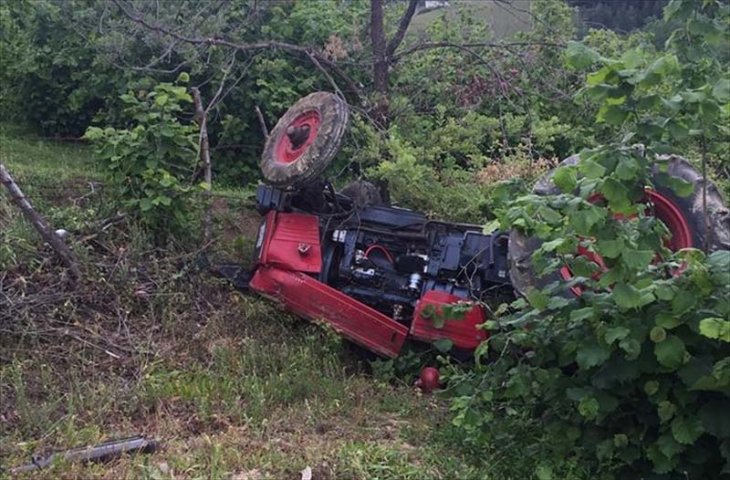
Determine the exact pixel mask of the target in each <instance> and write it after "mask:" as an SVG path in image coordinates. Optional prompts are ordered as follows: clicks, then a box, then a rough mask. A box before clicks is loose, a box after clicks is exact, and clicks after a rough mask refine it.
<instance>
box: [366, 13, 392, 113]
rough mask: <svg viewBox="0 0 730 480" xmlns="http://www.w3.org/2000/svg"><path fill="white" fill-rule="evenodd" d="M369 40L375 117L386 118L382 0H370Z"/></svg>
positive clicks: (386, 101) (386, 73) (386, 65)
mask: <svg viewBox="0 0 730 480" xmlns="http://www.w3.org/2000/svg"><path fill="white" fill-rule="evenodd" d="M370 41H371V43H372V47H373V85H374V87H375V92H376V94H377V97H378V98H377V100H376V101H377V104H376V111H375V113H376V119H377V120H378V121H380V122H381V123H383V124H386V123H387V118H388V58H387V56H386V48H387V46H386V43H385V27H384V25H383V0H370Z"/></svg>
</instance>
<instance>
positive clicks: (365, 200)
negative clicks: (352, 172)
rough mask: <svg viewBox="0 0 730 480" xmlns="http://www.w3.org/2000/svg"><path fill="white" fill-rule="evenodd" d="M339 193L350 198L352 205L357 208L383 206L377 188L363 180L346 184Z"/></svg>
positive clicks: (383, 203)
mask: <svg viewBox="0 0 730 480" xmlns="http://www.w3.org/2000/svg"><path fill="white" fill-rule="evenodd" d="M340 193H341V194H343V195H345V196H347V197H350V199H351V200H352V203H353V205H355V206H356V207H358V208H362V207H367V206H370V205H385V202H383V198H382V197H381V195H380V190H378V187H376V186H375V185H373V184H372V183H370V182H366V181H364V180H355V181H352V182H350V183H348V184H347V185H346V186H345V187H344V188H343V189H342V190H340Z"/></svg>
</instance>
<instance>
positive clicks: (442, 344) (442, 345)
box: [433, 338, 454, 353]
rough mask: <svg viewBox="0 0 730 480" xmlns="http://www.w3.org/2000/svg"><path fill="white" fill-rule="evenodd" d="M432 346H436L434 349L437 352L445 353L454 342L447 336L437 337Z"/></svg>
mask: <svg viewBox="0 0 730 480" xmlns="http://www.w3.org/2000/svg"><path fill="white" fill-rule="evenodd" d="M433 346H434V347H436V350H438V351H439V352H442V353H446V352H448V351H449V350H451V349H452V348H453V346H454V342H453V341H451V340H449V339H448V338H439V339H438V340H435V341H434V342H433Z"/></svg>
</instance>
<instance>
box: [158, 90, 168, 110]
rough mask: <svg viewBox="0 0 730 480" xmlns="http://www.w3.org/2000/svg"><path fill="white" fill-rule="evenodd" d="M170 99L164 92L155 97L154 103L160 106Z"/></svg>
mask: <svg viewBox="0 0 730 480" xmlns="http://www.w3.org/2000/svg"><path fill="white" fill-rule="evenodd" d="M169 99H170V97H168V96H167V95H166V94H164V93H163V94H160V95H157V96H156V97H155V104H156V105H159V106H160V107H162V106H163V105H165V104H166V103H167V101H168V100H169Z"/></svg>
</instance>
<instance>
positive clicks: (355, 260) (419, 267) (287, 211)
mask: <svg viewBox="0 0 730 480" xmlns="http://www.w3.org/2000/svg"><path fill="white" fill-rule="evenodd" d="M347 119H348V109H347V105H346V103H345V102H344V101H343V100H342V99H341V98H339V97H338V96H336V95H333V94H329V93H322V92H318V93H313V94H311V95H309V96H307V97H305V98H303V99H301V100H300V101H299V102H297V103H296V104H295V105H294V106H293V107H292V108H291V109H290V110H289V111H287V112H286V114H285V115H284V116H283V117H282V118H281V119H280V120H279V122H278V123H277V125H276V127H275V128H274V129H273V131H272V132H271V135H270V136H269V138H268V140H267V142H266V147H265V149H264V153H263V155H262V160H261V170H262V173H263V176H264V178H265V179H266V181H267V184H266V185H261V186H259V188H258V190H257V193H256V202H257V209H258V211H259V213H260V214H261V215H262V216H263V218H262V221H261V225H260V227H259V231H258V236H257V238H256V247H255V253H254V255H255V258H254V265H253V268H252V269H251V270H244V268H243V267H238V266H233V265H227V266H220V267H218V271H219V273H221V274H222V275H224V276H225V277H227V278H229V279H230V280H231V281H232V282H233V283H234V284H235V285H236V286H237V287H239V288H242V289H249V290H252V291H255V292H257V293H259V294H261V295H263V296H266V297H269V298H271V299H273V300H275V301H277V302H279V303H281V304H283V305H284V306H285V308H287V309H288V310H290V311H291V312H293V313H295V314H297V315H299V316H302V317H304V318H307V319H309V320H315V321H325V322H327V323H329V324H330V325H332V327H334V329H335V330H337V331H338V332H340V333H341V334H342V335H343V336H345V337H346V338H348V339H349V340H351V341H353V342H355V343H357V344H359V345H361V346H363V347H365V348H367V349H369V350H371V351H373V352H375V353H377V354H379V355H382V356H387V357H394V356H397V355H398V354H399V352H400V351H401V348H402V347H403V345H404V343H405V342H406V341H417V342H433V341H436V340H440V339H448V340H450V341H451V342H452V343H453V346H454V348H456V349H459V350H462V351H470V350H473V349H474V348H476V346H477V345H479V343H480V342H482V341H483V340H484V339H485V338H487V336H488V335H489V332H488V331H486V330H484V329H482V328H480V325H481V324H483V323H484V322H485V321H486V319H487V314H486V310H485V309H484V308H482V307H481V306H480V305H482V304H483V302H484V301H485V300H488V299H490V298H493V297H494V296H495V295H514V294H515V293H517V294H519V293H523V292H525V291H526V289H527V288H529V287H530V286H540V285H542V284H544V283H545V282H548V281H552V280H554V279H538V278H537V277H536V276H535V275H534V273H533V270H532V267H531V262H530V257H531V254H532V252H533V251H534V250H535V249H536V248H537V247H538V246H539V242H537V241H536V240H533V239H530V238H526V237H524V236H522V235H521V234H519V233H518V232H500V231H495V232H492V233H488V234H485V233H484V232H483V231H482V227H481V226H479V225H471V224H463V223H454V222H448V221H440V220H434V219H430V218H428V217H426V216H425V215H424V214H422V213H419V212H415V211H412V210H407V209H403V208H398V207H395V206H388V205H386V204H385V203H384V202H383V201H382V198H381V193H380V191H379V190H378V188H376V187H375V186H374V185H373V184H371V183H368V182H364V181H356V182H353V183H351V184H350V185H348V186H347V187H345V188H344V189H342V190H341V191H336V190H335V189H334V187H333V186H332V184H331V183H329V182H328V181H327V180H326V179H324V178H323V177H322V174H323V172H324V170H325V168H326V167H327V166H328V165H329V163H330V162H331V160H332V159H333V158H334V156H335V155H336V154H337V152H338V149H339V146H340V142H341V139H342V137H343V134H344V132H345V129H346V126H347ZM569 161H570V162H577V161H578V160H577V157H574V158H572V159H570V160H569ZM669 174H670V175H673V176H676V177H680V178H682V179H683V180H686V181H690V182H692V183H693V184H694V187H695V188H694V193H693V194H692V195H690V196H689V197H679V196H678V195H676V194H675V193H674V192H673V191H672V190H671V189H669V188H662V187H656V188H654V189H647V191H646V201H647V203H649V204H651V206H652V207H653V208H652V209H651V211H652V212H654V215H656V216H657V217H658V218H659V219H660V220H662V221H663V222H664V223H665V225H666V226H667V227H668V229H669V231H670V232H671V235H672V237H671V238H670V239H667V242H668V243H667V244H668V245H669V246H670V247H671V248H672V249H674V250H678V249H682V248H689V247H697V248H703V247H708V248H709V249H710V250H716V249H730V213H728V209H727V208H726V207H725V206H724V204H723V202H722V199H721V197H720V194H719V192H718V190H717V188H716V187H715V186H714V185H712V184H711V183H710V182H707V181H706V180H705V179H704V178H703V177H702V176H701V175H700V174H698V173H697V172H696V171H695V170H694V169H693V168H692V167H691V166H690V165H689V164H688V163H687V162H686V161H684V160H682V159H680V158H678V157H677V158H674V159H671V160H670V161H669ZM554 188H555V187H554V186H553V185H552V183H551V181H550V176H549V175H548V176H547V177H546V178H545V179H543V180H542V181H540V182H538V185H537V186H536V188H535V191H536V193H541V194H549V193H552V191H553V189H554ZM703 190H704V191H703ZM555 275H557V276H560V275H563V276H566V277H567V276H569V275H570V272H569V271H567V272H566V271H565V270H563V271H562V272H560V271H558V272H556V274H555ZM575 293H579V292H575ZM454 310H458V311H459V315H458V317H459V318H458V320H450V319H449V315H443V314H444V311H454ZM436 316H439V317H441V320H439V321H434V317H436ZM444 317H445V318H444Z"/></svg>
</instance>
